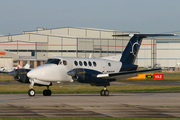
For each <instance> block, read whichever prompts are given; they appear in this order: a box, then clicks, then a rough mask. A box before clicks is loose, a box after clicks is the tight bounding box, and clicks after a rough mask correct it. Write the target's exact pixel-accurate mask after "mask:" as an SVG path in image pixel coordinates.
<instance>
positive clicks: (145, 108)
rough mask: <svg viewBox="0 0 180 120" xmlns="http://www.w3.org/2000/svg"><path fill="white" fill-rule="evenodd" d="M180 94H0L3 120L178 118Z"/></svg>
mask: <svg viewBox="0 0 180 120" xmlns="http://www.w3.org/2000/svg"><path fill="white" fill-rule="evenodd" d="M179 101H180V93H111V94H110V96H103V97H102V96H99V94H92V93H91V94H53V95H52V96H43V95H41V94H36V96H35V97H29V96H28V95H27V94H0V118H2V117H148V118H149V117H150V118H151V117H153V118H180V102H179Z"/></svg>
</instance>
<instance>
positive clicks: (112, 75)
mask: <svg viewBox="0 0 180 120" xmlns="http://www.w3.org/2000/svg"><path fill="white" fill-rule="evenodd" d="M161 70H162V69H161V68H157V69H149V70H138V71H137V70H133V71H125V72H119V73H109V74H98V75H97V78H102V79H116V80H122V79H126V78H130V77H135V76H137V75H138V74H143V73H149V72H155V71H161Z"/></svg>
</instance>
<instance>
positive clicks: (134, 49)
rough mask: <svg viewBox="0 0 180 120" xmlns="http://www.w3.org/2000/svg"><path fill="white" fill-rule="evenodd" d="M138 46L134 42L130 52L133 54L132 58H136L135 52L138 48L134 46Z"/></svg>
mask: <svg viewBox="0 0 180 120" xmlns="http://www.w3.org/2000/svg"><path fill="white" fill-rule="evenodd" d="M136 44H137V45H138V46H139V45H140V44H139V43H138V42H135V43H134V44H133V45H132V51H131V52H130V53H132V54H133V56H136V51H137V48H138V46H137V47H136V46H135V45H136Z"/></svg>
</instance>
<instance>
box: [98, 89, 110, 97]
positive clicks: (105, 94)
mask: <svg viewBox="0 0 180 120" xmlns="http://www.w3.org/2000/svg"><path fill="white" fill-rule="evenodd" d="M100 95H101V96H109V91H108V90H101V92H100Z"/></svg>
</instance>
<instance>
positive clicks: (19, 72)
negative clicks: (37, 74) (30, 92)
mask: <svg viewBox="0 0 180 120" xmlns="http://www.w3.org/2000/svg"><path fill="white" fill-rule="evenodd" d="M29 71H30V69H16V70H14V71H12V72H10V73H9V74H10V75H11V76H13V77H14V80H16V81H18V82H21V83H30V82H29V78H28V77H27V73H28V72H29Z"/></svg>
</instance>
